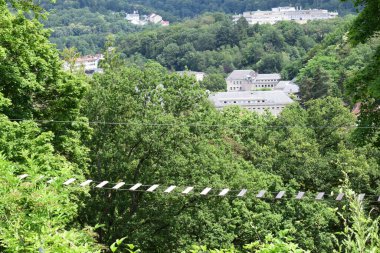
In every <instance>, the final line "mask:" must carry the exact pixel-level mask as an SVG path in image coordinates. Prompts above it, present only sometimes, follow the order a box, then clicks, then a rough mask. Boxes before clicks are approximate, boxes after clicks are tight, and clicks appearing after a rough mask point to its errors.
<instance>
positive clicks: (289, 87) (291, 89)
mask: <svg viewBox="0 0 380 253" xmlns="http://www.w3.org/2000/svg"><path fill="white" fill-rule="evenodd" d="M274 89H275V90H282V91H284V92H286V93H298V92H299V91H300V88H299V86H298V85H297V84H295V83H293V82H292V81H280V82H279V83H278V84H277V85H276V87H274Z"/></svg>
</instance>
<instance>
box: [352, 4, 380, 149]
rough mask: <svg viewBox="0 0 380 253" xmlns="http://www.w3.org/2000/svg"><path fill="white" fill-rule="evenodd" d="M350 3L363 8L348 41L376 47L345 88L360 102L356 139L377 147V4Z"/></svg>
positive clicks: (379, 142) (379, 58)
mask: <svg viewBox="0 0 380 253" xmlns="http://www.w3.org/2000/svg"><path fill="white" fill-rule="evenodd" d="M353 2H354V4H355V6H356V7H363V10H362V12H361V13H360V14H359V16H358V17H357V18H356V19H355V21H354V23H353V25H352V27H351V28H350V32H349V38H350V41H351V42H352V44H353V45H356V46H357V47H360V46H361V44H360V43H364V42H366V43H367V44H369V45H373V46H374V47H375V50H374V53H373V54H372V55H371V57H370V58H367V59H366V60H367V61H366V62H365V65H364V67H363V68H362V69H359V70H357V71H353V73H352V75H351V76H350V78H349V80H348V85H347V91H348V94H349V95H351V96H352V97H353V98H354V99H353V100H354V102H360V103H361V104H362V108H361V113H360V116H359V125H360V126H361V127H363V128H362V129H358V131H357V137H356V139H357V142H358V143H359V144H361V145H364V144H366V143H374V145H376V146H377V147H379V145H380V132H379V131H378V129H376V127H377V128H378V127H379V122H380V113H379V105H380V103H379V101H380V100H379V99H380V88H379V87H380V45H379V42H378V41H379V38H378V35H376V34H377V33H378V32H379V31H380V22H379V13H380V6H379V2H378V1H377V0H355V1H353ZM368 127H370V128H368ZM372 127H373V128H372Z"/></svg>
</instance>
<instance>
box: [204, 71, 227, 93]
mask: <svg viewBox="0 0 380 253" xmlns="http://www.w3.org/2000/svg"><path fill="white" fill-rule="evenodd" d="M201 85H202V86H203V87H204V88H205V89H206V90H209V91H224V90H225V89H226V80H225V78H224V76H223V75H222V74H209V75H207V76H206V77H205V78H204V80H203V81H202V83H201Z"/></svg>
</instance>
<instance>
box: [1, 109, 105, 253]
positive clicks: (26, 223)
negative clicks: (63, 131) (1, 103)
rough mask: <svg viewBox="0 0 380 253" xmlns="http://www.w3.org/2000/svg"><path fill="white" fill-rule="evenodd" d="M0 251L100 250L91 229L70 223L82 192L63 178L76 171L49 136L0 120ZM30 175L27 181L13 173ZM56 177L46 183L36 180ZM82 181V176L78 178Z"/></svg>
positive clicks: (29, 126)
mask: <svg viewBox="0 0 380 253" xmlns="http://www.w3.org/2000/svg"><path fill="white" fill-rule="evenodd" d="M0 128H1V129H2V131H0V150H1V153H0V174H1V175H2V176H1V179H0V181H1V183H0V207H1V208H0V244H1V246H0V249H1V251H2V252H32V251H34V252H35V251H37V250H38V249H42V250H43V251H45V252H68V251H70V252H99V249H100V248H99V247H98V246H97V245H96V244H95V243H94V240H93V238H92V237H93V236H94V233H93V232H92V230H91V228H89V227H88V228H85V229H79V228H77V227H76V226H75V225H71V226H68V223H72V222H73V220H74V219H75V217H76V215H77V209H78V205H79V204H80V202H79V201H78V197H77V196H79V195H81V194H83V193H84V192H85V191H84V190H83V189H79V188H67V187H64V186H63V185H62V183H63V180H64V179H68V178H71V177H73V176H74V175H75V177H78V175H77V174H76V173H75V167H74V166H73V165H72V164H71V163H69V162H67V161H66V160H65V159H64V157H62V156H59V155H57V154H56V153H55V152H54V148H53V146H52V145H51V143H50V142H51V140H52V134H51V133H48V132H41V130H39V129H38V127H37V125H36V124H34V123H30V122H25V123H20V124H18V123H12V122H10V121H8V120H7V118H6V117H4V116H0ZM23 173H27V174H29V178H30V179H27V180H26V181H25V180H23V181H25V182H21V181H20V179H18V178H17V177H16V175H20V174H23ZM40 175H44V176H45V177H46V178H55V177H57V178H59V179H57V181H56V182H54V183H52V184H50V185H47V184H45V183H44V182H42V181H39V180H38V178H39V176H40ZM78 179H79V180H80V178H78Z"/></svg>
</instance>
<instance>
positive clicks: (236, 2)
mask: <svg viewBox="0 0 380 253" xmlns="http://www.w3.org/2000/svg"><path fill="white" fill-rule="evenodd" d="M288 5H292V6H302V7H303V8H323V9H328V10H336V11H338V12H340V13H341V14H346V13H347V12H349V11H353V8H352V7H353V5H352V4H351V3H342V2H341V1H340V0H302V1H301V0H208V1H204V0H194V1H190V0H181V1H180V0H161V1H156V0H79V1H67V0H58V1H57V3H56V4H55V5H49V6H48V7H49V8H57V9H67V8H76V9H78V8H85V7H88V8H90V9H91V10H92V11H97V12H104V11H106V10H111V11H115V12H120V11H133V10H135V9H137V10H139V11H141V12H151V11H155V12H158V13H159V14H161V15H163V16H164V18H165V19H168V20H170V21H175V20H178V19H180V18H185V17H194V16H196V15H199V14H202V13H205V12H218V11H220V12H225V13H241V12H243V11H247V10H257V9H261V10H267V9H270V8H272V7H277V6H288Z"/></svg>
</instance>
